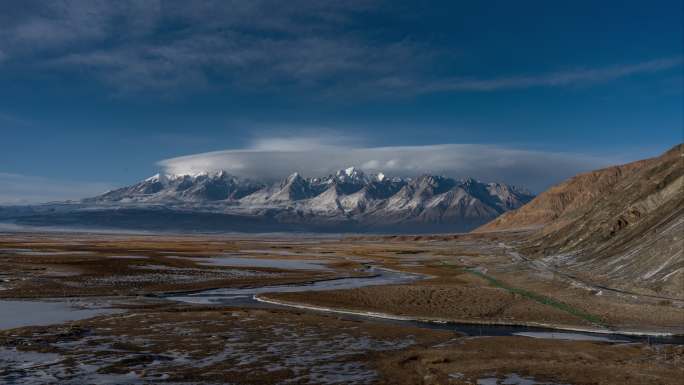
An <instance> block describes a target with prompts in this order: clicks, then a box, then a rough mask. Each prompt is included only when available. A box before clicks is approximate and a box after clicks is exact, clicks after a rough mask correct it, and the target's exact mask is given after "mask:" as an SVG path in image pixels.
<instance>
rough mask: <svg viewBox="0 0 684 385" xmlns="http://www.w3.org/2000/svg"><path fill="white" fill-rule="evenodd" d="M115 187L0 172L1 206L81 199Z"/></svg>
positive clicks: (99, 183)
mask: <svg viewBox="0 0 684 385" xmlns="http://www.w3.org/2000/svg"><path fill="white" fill-rule="evenodd" d="M112 187H113V185H112V184H110V183H104V182H78V181H68V180H58V179H52V178H45V177H39V176H28V175H20V174H11V173H3V172H0V204H4V205H18V204H32V203H44V202H51V201H64V200H70V199H80V198H85V197H89V196H94V195H97V194H101V193H103V192H105V191H107V190H109V189H111V188H112Z"/></svg>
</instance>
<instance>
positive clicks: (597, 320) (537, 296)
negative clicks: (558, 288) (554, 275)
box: [443, 262, 606, 327]
mask: <svg viewBox="0 0 684 385" xmlns="http://www.w3.org/2000/svg"><path fill="white" fill-rule="evenodd" d="M443 264H444V265H446V266H450V267H453V268H457V269H460V270H463V271H467V272H468V273H470V274H473V275H476V276H478V277H480V278H483V279H485V280H487V281H488V282H489V284H490V285H492V286H495V287H499V288H501V289H504V290H507V291H508V292H510V293H514V294H519V295H521V296H523V297H525V298H528V299H531V300H533V301H535V302H539V303H541V304H543V305H547V306H552V307H554V308H556V309H559V310H562V311H564V312H566V313H569V314H572V315H574V316H576V317H579V318H582V319H584V320H586V321H589V322H591V323H593V324H596V325H599V326H602V327H605V326H606V325H605V324H604V322H603V321H602V320H601V318H599V317H597V316H595V315H593V314H589V313H586V312H584V311H582V310H579V309H576V308H574V307H572V306H570V305H568V304H565V303H562V302H558V301H556V300H554V299H552V298H549V297H546V296H543V295H541V294H537V293H534V292H531V291H529V290H525V289H520V288H517V287H511V286H508V285H506V284H505V283H503V282H501V281H499V280H498V279H496V278H494V277H492V276H489V275H487V274H485V273H483V272H481V271H478V270H475V269H461V268H459V267H457V266H454V265H450V264H448V263H445V262H443Z"/></svg>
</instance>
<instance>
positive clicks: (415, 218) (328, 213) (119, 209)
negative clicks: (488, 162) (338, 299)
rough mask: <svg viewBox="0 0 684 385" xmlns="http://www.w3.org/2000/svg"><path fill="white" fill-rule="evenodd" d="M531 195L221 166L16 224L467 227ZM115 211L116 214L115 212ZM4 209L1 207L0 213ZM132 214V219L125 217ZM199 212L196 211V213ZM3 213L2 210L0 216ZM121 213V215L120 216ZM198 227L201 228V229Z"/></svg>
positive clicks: (380, 177) (430, 178)
mask: <svg viewBox="0 0 684 385" xmlns="http://www.w3.org/2000/svg"><path fill="white" fill-rule="evenodd" d="M530 199H532V195H531V194H530V193H529V192H526V191H525V190H522V189H519V188H516V187H513V186H509V185H505V184H500V183H483V182H480V181H477V180H474V179H470V178H469V179H463V180H457V179H452V178H447V177H442V176H434V175H423V176H421V177H418V178H398V177H387V176H385V175H384V174H381V173H379V174H373V175H367V174H365V173H364V172H363V171H361V170H359V169H356V168H354V167H349V168H346V169H343V170H340V171H338V172H336V173H334V174H331V175H328V176H325V177H315V178H304V177H302V176H301V175H299V174H298V173H294V174H292V175H290V176H288V177H286V178H284V179H283V180H282V181H280V182H277V183H268V182H264V181H258V180H253V179H247V178H238V177H235V176H232V175H229V174H227V173H226V172H224V171H218V172H212V173H202V174H198V175H160V174H158V175H155V176H153V177H151V178H148V179H145V180H143V181H141V182H139V183H136V184H134V185H132V186H127V187H123V188H120V189H117V190H114V191H109V192H107V193H105V194H102V195H100V196H97V197H93V198H89V199H84V200H83V201H82V202H80V203H79V204H76V205H74V210H71V211H69V210H66V212H64V211H63V210H62V209H60V210H58V212H59V215H52V216H51V215H50V212H49V210H47V209H46V208H44V207H43V208H39V209H38V210H37V211H36V212H34V214H33V215H24V216H22V218H20V219H18V221H19V222H23V223H31V224H40V223H42V222H50V221H52V223H55V222H59V223H60V224H68V225H71V224H73V223H84V221H85V222H87V224H88V225H89V226H90V225H94V224H97V223H99V222H103V221H104V222H106V223H105V225H108V226H114V227H117V226H118V225H117V223H116V221H124V219H125V221H124V223H125V225H124V226H131V225H132V224H133V225H135V224H136V223H139V225H140V226H141V227H145V226H144V225H145V224H149V222H151V221H153V219H154V226H153V227H154V228H157V227H158V226H160V225H163V224H164V223H165V222H166V223H167V224H168V225H169V226H173V225H175V224H177V223H178V222H175V223H174V219H173V218H172V216H173V215H172V214H173V213H182V216H183V221H184V223H186V222H188V221H190V222H192V218H193V215H195V218H198V221H199V218H200V217H201V218H202V219H201V221H202V223H199V224H192V223H186V225H187V227H191V228H193V229H198V228H200V227H201V229H202V230H206V228H205V226H207V223H212V226H215V228H216V229H217V230H221V231H223V230H230V231H246V228H245V226H247V225H248V224H249V225H250V226H253V229H252V228H250V231H258V230H260V231H288V230H293V229H294V230H305V231H381V232H382V231H399V232H415V233H424V232H432V231H440V232H448V231H468V230H471V229H473V228H474V227H477V226H479V225H481V224H483V223H486V222H487V221H490V220H491V219H493V218H495V217H497V216H498V215H500V214H501V213H504V212H506V211H508V210H511V209H515V208H517V207H520V206H522V205H523V204H525V203H527V202H528V201H530ZM115 211H116V212H115ZM0 214H2V212H0ZM133 214H135V218H136V219H135V220H130V218H131V216H133ZM200 214H201V215H200ZM0 216H1V215H0ZM124 217H125V218H124ZM198 226H200V227H198Z"/></svg>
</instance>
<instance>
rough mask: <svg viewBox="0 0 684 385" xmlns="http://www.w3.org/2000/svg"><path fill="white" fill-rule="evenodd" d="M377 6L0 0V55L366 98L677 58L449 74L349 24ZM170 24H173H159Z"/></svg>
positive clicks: (112, 72) (305, 1) (153, 81)
mask: <svg viewBox="0 0 684 385" xmlns="http://www.w3.org/2000/svg"><path fill="white" fill-rule="evenodd" d="M383 5H387V4H386V3H385V4H383V2H381V1H374V0H355V1H351V0H350V1H343V2H339V1H321V0H317V1H312V0H293V1H288V2H277V1H268V0H252V1H242V2H241V1H237V2H225V1H213V0H206V1H194V2H185V1H174V0H150V1H144V2H140V1H126V0H122V1H117V2H111V1H92V0H64V1H59V2H48V3H46V2H44V1H38V0H25V1H23V2H22V6H16V4H14V3H13V2H7V3H6V4H5V3H0V65H4V64H3V63H12V62H19V63H22V66H23V67H26V68H30V69H31V70H43V71H66V72H77V73H79V74H81V75H86V76H90V77H92V78H95V79H98V80H100V81H101V82H103V83H105V84H106V85H108V86H109V87H111V88H112V89H114V90H115V91H116V92H118V93H128V92H139V91H152V92H157V93H162V94H166V93H173V91H177V90H183V91H187V90H191V89H202V88H209V87H212V84H221V86H223V87H239V88H241V89H269V90H273V89H276V90H279V89H283V88H291V87H296V88H298V89H306V90H311V89H316V90H318V91H323V92H321V93H316V94H317V95H318V94H320V95H326V96H330V95H332V96H339V95H345V96H349V95H350V94H351V95H353V96H355V97H356V96H358V95H361V96H365V97H376V96H386V95H405V96H411V95H416V94H422V93H431V92H490V91H496V90H501V89H523V88H531V87H567V86H575V85H586V84H594V83H600V82H607V81H611V80H615V79H619V78H623V77H627V76H632V75H636V74H645V73H652V72H657V71H663V70H667V69H671V68H674V67H677V66H681V64H682V58H681V57H676V58H657V59H654V60H646V61H641V62H638V61H635V62H633V63H631V64H624V63H622V64H621V63H616V65H614V66H610V67H597V66H594V67H591V66H587V67H584V68H577V69H572V70H564V71H556V72H542V71H543V68H540V69H539V72H537V73H530V74H515V73H512V74H509V75H506V76H502V77H492V78H469V77H460V76H459V73H458V72H459V71H458V70H456V68H458V67H459V66H458V54H455V53H454V52H455V50H453V49H449V50H447V49H442V48H439V47H436V46H434V45H431V44H429V43H424V42H420V41H413V40H410V39H406V38H403V37H401V38H400V37H397V38H394V39H390V38H388V39H386V40H382V39H377V38H373V36H376V35H379V34H381V33H382V32H387V31H386V30H383V27H382V26H381V25H378V26H367V27H366V28H365V29H364V31H359V30H358V28H354V27H355V26H356V24H355V17H356V16H357V15H359V14H360V13H373V12H376V13H383V12H385V13H386V12H387V10H384V9H383ZM169 26H179V28H177V29H173V30H171V31H170V30H169ZM160 31H165V32H163V33H162V32H160ZM384 35H390V34H384ZM3 59H4V60H3ZM444 63H451V64H453V67H454V70H453V71H451V73H444V72H442V73H440V74H439V75H437V74H435V72H434V68H435V66H439V65H440V64H441V65H443V64H444ZM546 71H548V69H547V70H546Z"/></svg>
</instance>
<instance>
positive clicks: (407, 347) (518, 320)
mask: <svg viewBox="0 0 684 385" xmlns="http://www.w3.org/2000/svg"><path fill="white" fill-rule="evenodd" d="M516 239H517V235H516V234H510V233H508V234H506V233H501V234H479V235H460V236H444V237H375V238H371V237H364V238H332V237H331V238H315V239H314V238H300V237H290V238H284V237H270V238H263V237H257V236H253V237H237V236H205V235H196V236H187V235H186V236H172V235H122V234H117V235H114V234H108V235H102V234H85V233H5V234H0V312H1V313H3V314H10V312H11V313H12V317H6V316H5V315H3V318H5V321H4V322H5V323H4V324H3V323H2V322H0V382H6V383H22V384H31V383H35V384H39V383H66V384H69V383H72V384H78V383H95V382H97V383H112V384H119V383H150V382H160V383H189V384H190V383H237V384H264V383H303V384H305V383H310V384H350V383H357V384H367V383H387V384H421V383H423V384H469V383H470V384H496V383H497V381H499V383H506V384H515V383H520V384H534V383H539V384H672V383H676V382H677V381H678V380H679V379H680V378H681V377H682V375H684V365H682V363H683V360H684V345H682V343H681V337H679V338H677V337H667V335H670V334H675V335H677V334H679V335H681V334H684V330H683V328H684V322H683V321H684V300H678V299H676V298H675V299H668V300H663V299H660V298H657V297H654V296H648V295H638V294H634V293H626V292H623V291H619V290H610V288H609V287H606V286H605V285H603V286H601V287H598V286H596V285H595V283H588V282H584V281H579V280H578V279H577V278H574V277H572V276H568V275H567V274H564V273H563V272H558V271H554V270H551V269H549V268H546V267H545V266H543V265H540V264H538V263H534V262H533V261H529V260H526V259H525V258H524V256H521V255H519V254H518V253H516V252H515V246H516ZM383 272H384V273H383ZM382 279H385V281H382ZM374 280H375V281H374ZM311 282H330V285H320V284H316V285H311V284H310V283H311ZM369 282H375V283H378V284H377V285H371V284H369ZM388 283H389V284H388ZM335 285H338V286H337V287H335ZM263 286H269V288H271V289H260V287H263ZM322 286H326V290H325V291H312V290H311V288H320V287H322ZM327 286H329V287H327ZM291 288H296V290H290V289H291ZM212 289H213V290H212ZM317 290H318V289H317ZM244 293H250V294H248V295H246V294H244ZM251 293H254V294H256V296H257V298H258V299H260V300H261V301H262V302H259V301H255V300H254V298H252V294H251ZM683 296H684V295H683ZM273 303H276V304H281V305H273ZM35 308H39V309H41V311H42V312H43V315H44V318H45V319H44V320H37V319H35V317H33V318H32V317H29V316H24V315H23V314H34V313H35V310H34V309H35ZM312 309H318V310H312ZM22 311H23V312H24V313H22ZM354 314H356V315H354ZM359 314H361V315H367V316H359ZM368 315H370V317H369V316H368ZM373 316H374V317H373ZM378 316H381V317H384V318H380V317H378ZM388 318H389V319H388ZM392 318H393V319H396V320H392ZM401 320H404V321H401ZM410 320H422V321H433V322H438V323H434V324H429V323H425V322H412V321H410ZM454 322H455V323H454ZM456 323H457V324H456ZM39 325H42V326H39ZM430 325H431V326H430ZM467 325H470V326H467ZM477 325H481V326H477ZM491 325H517V326H514V327H511V326H508V327H501V328H497V327H495V326H491ZM539 326H543V327H547V328H556V329H567V330H574V331H581V332H575V333H570V332H563V331H560V330H555V331H554V330H542V329H536V328H535V327H539ZM478 328H479V332H478ZM583 331H593V332H598V333H601V334H589V333H585V332H583ZM616 332H619V333H625V334H627V333H636V334H650V335H651V337H629V336H627V335H622V336H614V335H611V334H612V333H616ZM603 335H605V336H606V337H602V336H603Z"/></svg>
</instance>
